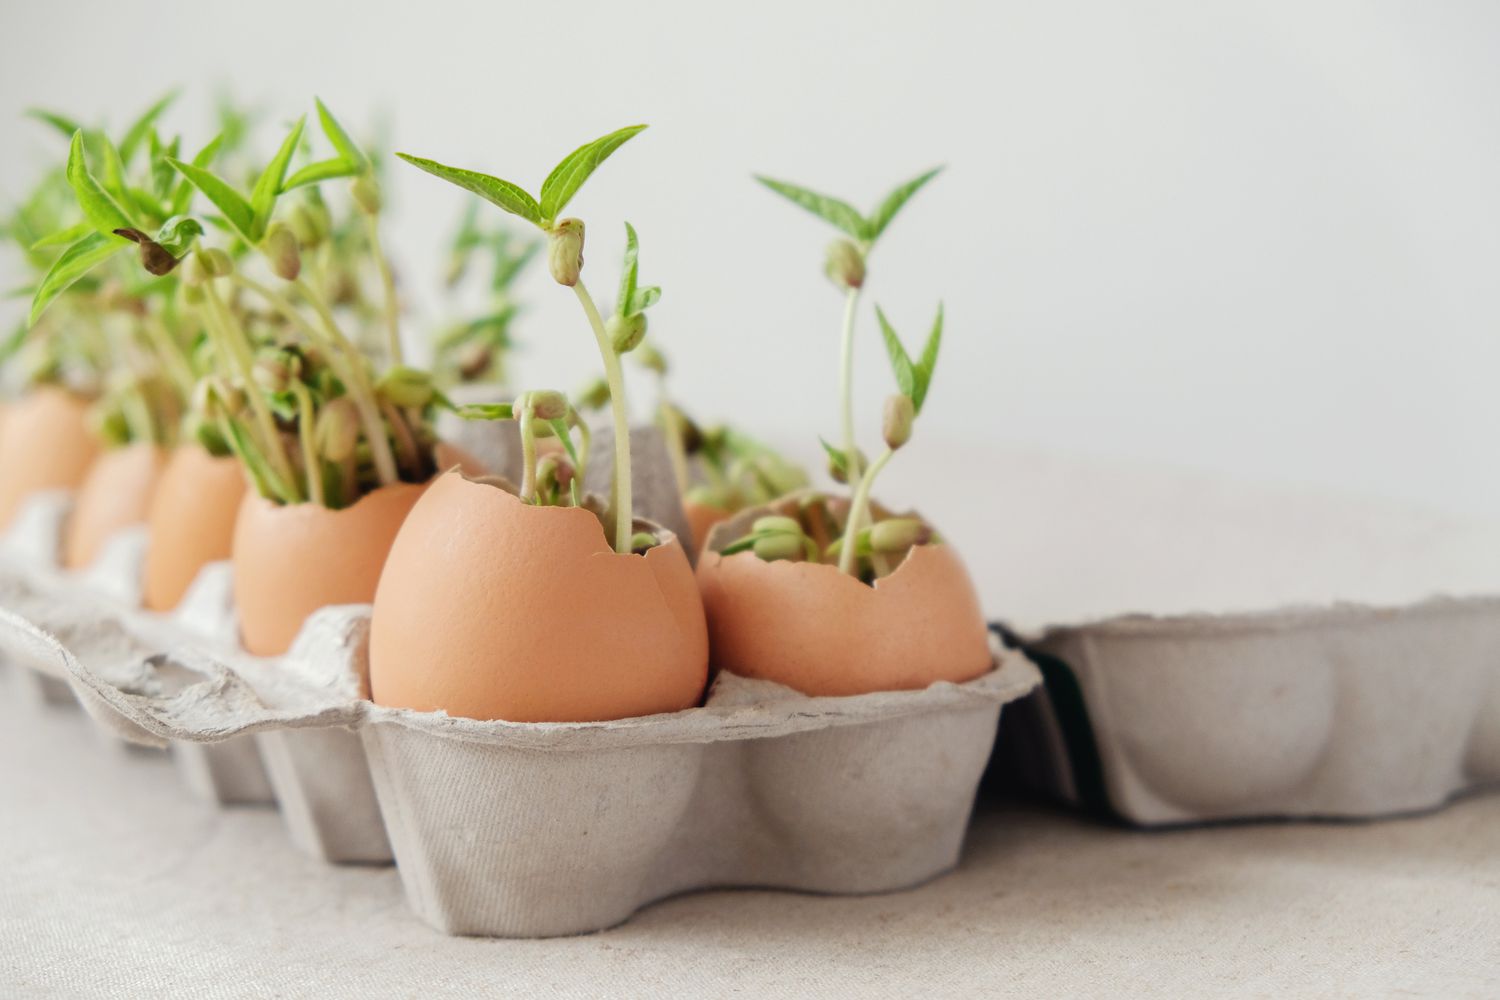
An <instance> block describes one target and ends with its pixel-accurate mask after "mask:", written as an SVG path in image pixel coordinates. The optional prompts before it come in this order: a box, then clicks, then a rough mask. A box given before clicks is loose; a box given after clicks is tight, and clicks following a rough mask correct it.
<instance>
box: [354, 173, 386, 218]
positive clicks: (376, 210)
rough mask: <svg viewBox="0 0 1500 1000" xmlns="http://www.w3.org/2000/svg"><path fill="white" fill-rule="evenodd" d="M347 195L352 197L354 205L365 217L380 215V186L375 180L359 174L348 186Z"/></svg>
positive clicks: (367, 175)
mask: <svg viewBox="0 0 1500 1000" xmlns="http://www.w3.org/2000/svg"><path fill="white" fill-rule="evenodd" d="M349 193H350V194H352V195H353V196H354V203H355V204H356V205H358V206H359V210H360V211H361V212H364V213H365V214H366V215H379V214H380V184H379V182H377V181H376V180H375V178H373V177H371V176H370V175H369V174H361V175H360V176H359V177H357V178H355V181H354V183H353V184H351V185H350V186H349Z"/></svg>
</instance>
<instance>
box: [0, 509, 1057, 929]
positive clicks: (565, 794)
mask: <svg viewBox="0 0 1500 1000" xmlns="http://www.w3.org/2000/svg"><path fill="white" fill-rule="evenodd" d="M59 523H60V521H59ZM122 539H123V536H122ZM116 548H118V549H120V550H121V551H125V549H126V546H125V542H124V541H123V540H122V541H121V542H120V543H119V545H116V546H112V551H113V550H114V549H116ZM106 565H107V566H112V567H114V568H113V569H112V570H107V569H106ZM32 569H33V570H34V572H33V573H32V574H31V575H30V576H29V577H26V579H28V580H30V581H34V582H35V581H39V582H37V583H36V585H35V587H34V590H33V591H32V593H33V598H34V599H28V600H26V601H23V602H21V603H20V604H18V605H12V604H7V605H6V607H7V608H9V610H3V611H0V653H3V654H4V655H5V656H6V657H7V658H10V659H14V660H15V661H17V662H19V663H22V664H24V665H26V666H27V667H28V668H30V669H33V670H38V671H41V672H43V673H46V674H48V675H50V676H53V677H65V678H67V680H68V682H69V683H70V684H71V685H72V687H73V689H74V691H76V692H77V694H78V697H79V699H80V700H81V701H82V702H83V704H84V707H85V708H86V709H87V710H88V711H89V713H90V714H91V715H92V716H94V717H95V718H96V719H98V720H99V721H100V722H101V723H102V724H104V725H105V726H106V727H108V728H109V730H110V731H111V732H113V733H116V734H118V735H120V736H123V737H125V738H127V739H130V740H133V741H136V742H140V743H145V744H154V745H161V744H165V743H170V744H171V745H172V746H173V748H174V754H176V755H178V756H182V755H183V754H186V755H187V759H188V760H189V761H190V762H191V763H189V764H187V765H184V770H185V772H186V773H187V774H188V776H189V777H190V779H191V780H196V781H198V782H200V783H202V784H203V785H205V786H211V787H213V788H214V789H215V790H216V797H217V798H218V799H219V800H220V801H228V800H230V799H232V798H236V797H246V796H258V795H260V794H263V793H264V788H262V787H260V786H258V785H257V781H258V780H260V779H258V778H257V775H258V774H259V765H260V762H261V760H264V763H265V765H266V769H267V772H268V774H267V778H268V782H269V785H270V787H271V788H272V789H274V793H275V795H276V798H277V800H278V801H279V802H280V804H281V808H282V812H283V815H284V817H285V818H286V820H287V823H288V829H289V831H290V832H291V834H292V837H293V839H294V840H296V841H297V843H298V844H299V846H301V847H302V848H303V849H304V850H308V851H310V852H311V853H314V854H316V855H318V856H321V857H325V858H328V859H329V860H338V861H364V862H379V861H382V860H389V859H390V858H391V856H392V855H394V859H395V860H396V861H397V863H398V866H399V869H400V875H401V878H402V881H403V884H404V886H405V888H406V892H407V898H408V900H409V902H410V903H411V905H412V908H413V909H414V910H415V911H416V912H417V913H418V915H419V916H421V917H422V918H423V919H424V920H425V921H427V922H428V923H429V924H431V925H432V926H434V927H436V928H438V929H441V930H443V931H446V932H448V933H454V934H476V935H502V936H545V935H556V934H570V933H580V932H585V931H591V930H598V929H601V928H604V927H608V926H611V925H613V924H616V923H619V922H621V921H623V920H625V919H627V918H628V917H629V916H630V915H631V914H632V913H633V912H634V911H635V910H637V909H639V908H640V907H642V906H645V905H647V904H648V903H650V902H652V901H654V900H657V899H661V898H664V897H666V896H670V895H674V894H677V893H680V892H684V891H689V890H693V889H705V888H711V887H723V886H747V887H765V888H784V889H793V890H801V891H812V892H830V893H866V892H879V891H888V890H894V889H899V888H904V887H907V886H911V885H915V884H917V883H920V882H923V881H925V880H927V879H930V878H932V877H934V876H936V875H938V874H940V873H941V872H943V871H946V870H947V869H949V868H951V867H952V866H953V865H954V864H956V862H957V860H958V854H959V850H960V847H961V844H962V840H963V834H964V830H965V828H966V826H967V821H968V816H969V812H970V809H971V808H972V805H973V800H974V794H975V790H976V788H977V785H978V782H979V778H980V775H981V774H982V772H983V770H984V768H985V764H986V762H987V760H988V758H989V756H990V753H991V748H992V746H993V743H994V738H995V732H996V725H997V722H998V719H999V715H1000V711H1001V707H1002V706H1003V705H1004V704H1006V703H1007V702H1010V701H1012V700H1014V699H1016V698H1018V697H1020V696H1021V695H1023V694H1024V693H1026V692H1027V691H1030V690H1031V689H1033V688H1034V687H1035V686H1036V685H1037V684H1038V683H1039V682H1040V675H1039V674H1038V673H1037V671H1036V668H1035V667H1034V666H1033V665H1032V664H1031V663H1030V662H1029V661H1028V660H1027V659H1026V658H1025V657H1024V656H1023V655H1022V654H1020V653H1018V652H1015V651H1010V650H1003V649H1001V648H1000V646H999V645H998V644H996V645H995V658H996V667H995V669H994V670H993V671H991V672H990V673H989V674H987V675H985V676H984V677H981V678H979V679H977V680H974V681H971V682H968V683H966V684H961V685H953V684H946V683H944V684H936V685H933V686H932V687H930V688H928V689H926V690H923V691H907V692H884V693H877V694H869V695H863V696H858V697H852V698H811V697H807V696H805V695H801V694H799V693H797V692H794V691H792V690H790V689H787V688H785V687H782V686H780V685H777V684H772V683H769V682H765V681H753V680H747V679H744V678H738V677H734V676H730V675H721V676H720V677H719V678H718V679H717V680H716V682H715V683H714V685H713V687H712V689H711V690H710V692H709V694H708V697H707V700H706V703H705V705H704V706H703V707H700V708H695V709H689V710H687V711H684V712H676V713H670V714H666V715H658V716H651V717H647V718H639V719H627V720H621V721H618V722H606V723H587V724H562V723H558V724H535V723H532V724H519V723H506V722H477V721H474V720H469V719H456V718H450V717H448V716H447V715H446V714H444V713H419V712H413V711H410V710H397V709H387V708H383V707H380V706H376V705H373V704H372V703H370V702H369V701H368V700H367V692H368V682H367V676H368V649H367V643H368V632H369V609H368V607H365V606H354V607H342V608H327V609H324V610H323V611H321V612H319V613H317V614H316V615H314V616H313V617H312V618H311V619H309V621H308V623H307V625H306V626H305V627H304V628H303V630H302V633H301V635H300V636H299V638H298V640H297V642H296V643H295V644H294V646H293V648H292V650H291V652H290V653H289V654H288V655H287V656H286V657H281V658H275V659H260V658H255V657H250V656H248V655H246V654H244V653H243V652H240V651H238V650H237V649H235V644H234V643H233V642H232V637H233V635H234V631H233V629H234V626H233V615H232V609H230V608H229V602H228V594H229V580H228V574H227V567H223V566H213V567H209V568H207V569H206V570H205V571H204V573H203V574H202V576H200V579H199V580H198V581H197V582H196V583H195V584H194V588H193V590H192V592H190V594H189V596H188V598H186V599H185V601H184V604H183V607H182V608H181V609H179V611H178V612H176V613H174V614H173V615H171V616H163V615H156V614H151V613H147V612H143V611H140V610H138V609H137V608H135V607H133V604H134V601H133V599H132V598H133V595H132V594H130V593H129V592H128V589H127V588H125V587H124V585H123V584H122V583H121V578H124V577H128V578H130V579H138V578H139V557H138V554H137V557H136V558H135V559H134V560H132V559H130V558H126V557H124V556H120V557H111V558H110V559H109V560H106V561H103V562H101V564H100V566H99V567H97V568H96V569H95V570H94V571H91V575H90V578H89V580H88V581H84V580H81V579H73V578H70V577H67V576H66V575H62V574H57V573H55V572H53V571H50V570H46V569H43V568H39V567H35V566H33V567H32ZM111 574H113V575H114V583H113V584H112V585H111V584H109V583H108V582H106V584H105V585H102V586H101V585H99V584H98V583H97V582H96V580H95V578H97V577H100V576H101V575H102V576H104V577H106V578H108V577H110V576H111ZM23 576H24V574H23ZM0 579H3V577H0ZM112 587H113V589H112ZM111 593H112V594H113V595H114V596H107V595H108V594H111ZM230 748H233V749H230ZM198 754H201V755H202V756H197V755H198Z"/></svg>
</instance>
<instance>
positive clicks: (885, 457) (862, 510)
mask: <svg viewBox="0 0 1500 1000" xmlns="http://www.w3.org/2000/svg"><path fill="white" fill-rule="evenodd" d="M894 454H896V452H895V450H894V449H892V448H887V449H886V450H885V452H884V453H883V454H882V455H881V456H880V457H879V458H877V459H876V460H875V461H874V462H873V463H871V465H870V467H869V468H868V469H866V470H865V474H864V475H863V476H861V477H860V479H859V487H858V488H857V489H856V490H855V491H854V499H853V500H851V501H850V502H849V520H848V521H847V522H846V523H845V524H844V541H843V544H842V546H841V550H840V552H839V572H841V573H849V574H852V573H853V572H854V550H855V548H856V547H857V546H856V545H855V541H856V539H857V538H858V537H859V526H860V524H861V523H863V521H864V519H865V514H866V508H867V507H869V505H870V488H871V487H872V486H874V485H875V477H876V476H878V475H880V470H881V469H884V468H885V466H886V463H887V462H889V461H890V460H891V456H892V455H894Z"/></svg>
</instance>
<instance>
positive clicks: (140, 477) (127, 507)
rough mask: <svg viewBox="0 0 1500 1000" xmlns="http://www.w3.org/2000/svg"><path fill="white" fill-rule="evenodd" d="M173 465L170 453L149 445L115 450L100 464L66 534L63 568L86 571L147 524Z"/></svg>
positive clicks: (82, 489) (83, 489)
mask: <svg viewBox="0 0 1500 1000" xmlns="http://www.w3.org/2000/svg"><path fill="white" fill-rule="evenodd" d="M166 464H167V451H166V449H165V448H160V447H158V446H157V445H154V444H149V443H145V442H139V443H136V444H128V445H125V446H124V447H122V448H111V449H110V450H108V451H106V452H105V453H104V454H103V455H100V456H99V458H98V459H97V460H96V461H95V462H94V464H93V466H92V467H91V468H90V469H89V473H88V475H87V476H86V477H84V480H83V485H82V486H80V487H79V489H78V499H77V501H76V502H75V503H74V505H73V513H71V514H70V515H68V525H67V528H66V529H65V531H64V533H63V565H64V566H66V567H67V568H68V569H82V568H83V567H85V566H87V565H89V564H90V563H92V562H93V561H94V560H95V559H96V558H98V556H99V553H100V552H101V551H102V550H103V549H104V545H105V543H106V542H108V541H109V539H110V537H111V536H112V535H114V534H115V533H116V532H117V531H119V530H121V529H122V528H128V527H130V526H131V525H134V524H141V523H143V522H144V521H145V520H146V513H147V511H149V510H150V508H151V498H152V496H153V495H154V494H155V492H156V484H157V483H158V482H159V481H160V479H161V471H162V468H163V467H164V466H165V465H166Z"/></svg>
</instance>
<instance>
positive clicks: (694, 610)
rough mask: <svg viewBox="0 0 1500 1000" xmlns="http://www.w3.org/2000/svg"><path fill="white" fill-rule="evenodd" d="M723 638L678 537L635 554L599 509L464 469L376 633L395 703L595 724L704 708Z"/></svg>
mask: <svg viewBox="0 0 1500 1000" xmlns="http://www.w3.org/2000/svg"><path fill="white" fill-rule="evenodd" d="M707 680H708V635H707V630H706V628H705V625H704V620H703V606H702V604H701V602H700V600H699V597H698V589H697V586H696V584H695V583H694V580H693V571H692V568H691V567H690V566H689V565H688V560H687V556H686V554H685V553H684V552H683V550H682V546H681V544H679V543H678V541H677V539H676V537H675V536H673V535H672V534H671V533H670V532H668V533H666V534H665V537H664V539H663V543H662V544H660V545H658V546H656V547H654V548H652V549H649V550H648V551H647V552H646V554H645V555H620V554H618V553H616V552H614V551H613V550H612V549H611V548H610V547H609V545H608V544H607V543H606V542H605V538H604V530H603V528H602V527H601V526H600V524H599V521H598V519H597V518H595V517H594V515H593V514H591V513H589V512H588V511H586V510H582V509H580V508H576V507H537V506H532V505H529V504H523V503H522V502H521V501H520V500H518V499H517V498H516V497H515V496H514V495H512V494H510V493H508V492H506V491H505V490H501V489H497V488H496V487H494V486H490V485H487V484H483V483H475V482H471V481H469V480H467V479H465V478H464V477H462V476H460V475H457V474H454V473H450V474H448V475H445V476H442V477H440V478H439V479H438V480H437V481H435V482H434V483H433V485H432V486H431V488H430V489H429V490H428V492H427V495H426V496H424V497H423V498H422V499H421V501H420V502H419V503H418V504H417V506H416V508H415V509H414V510H413V511H412V513H411V516H410V517H409V518H407V521H406V524H405V525H403V526H402V528H401V534H400V536H399V537H398V538H397V539H396V544H395V545H394V546H393V547H392V549H391V557H390V559H389V561H388V562H387V563H386V568H385V573H384V574H383V575H382V576H381V578H380V591H379V593H378V594H376V596H375V614H374V619H373V622H372V631H371V636H370V686H371V695H372V697H373V699H374V700H375V701H376V702H377V703H378V704H381V705H388V706H393V707H399V708H411V709H416V710H418V711H436V710H444V711H447V712H448V713H449V714H450V715H458V716H466V717H469V718H474V719H486V720H488V719H506V720H509V721H512V722H596V721H603V720H608V719H623V718H632V717H636V716H641V715H651V714H654V713H657V712H671V711H676V710H679V709H684V708H689V707H691V706H693V705H696V704H697V703H698V701H699V699H700V698H701V697H702V695H703V688H704V685H705V684H706V682H707Z"/></svg>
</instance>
